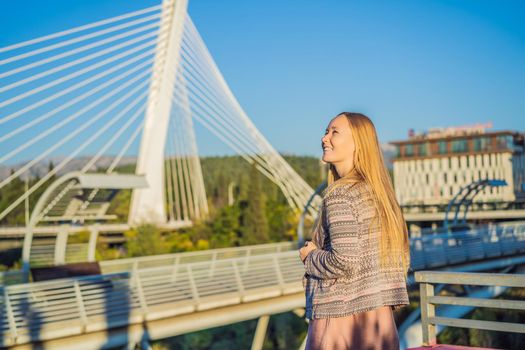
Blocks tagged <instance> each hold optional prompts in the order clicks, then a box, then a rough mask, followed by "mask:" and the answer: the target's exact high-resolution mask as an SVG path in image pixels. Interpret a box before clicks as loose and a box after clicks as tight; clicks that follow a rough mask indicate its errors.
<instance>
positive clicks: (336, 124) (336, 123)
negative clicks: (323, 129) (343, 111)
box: [328, 115, 350, 129]
mask: <svg viewBox="0 0 525 350" xmlns="http://www.w3.org/2000/svg"><path fill="white" fill-rule="evenodd" d="M334 128H335V129H342V128H350V125H348V121H347V120H346V117H345V116H344V115H338V116H337V117H335V118H334V119H332V120H331V121H330V124H328V129H334Z"/></svg>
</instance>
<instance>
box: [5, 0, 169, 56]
mask: <svg viewBox="0 0 525 350" xmlns="http://www.w3.org/2000/svg"><path fill="white" fill-rule="evenodd" d="M161 7H162V6H161V5H156V6H152V7H148V8H145V9H142V10H139V11H134V12H130V13H126V14H124V15H120V16H116V17H112V18H108V19H105V20H102V21H97V22H93V23H90V24H86V25H83V26H79V27H75V28H71V29H68V30H64V31H60V32H57V33H54V34H49V35H46V36H42V37H40V38H36V39H31V40H27V41H23V42H21V43H17V44H13V45H9V46H6V47H2V48H0V52H7V51H11V50H14V49H18V48H20V47H24V46H28V45H32V44H37V43H40V42H42V41H47V40H51V39H55V38H59V37H61V36H65V35H69V34H73V33H77V32H80V31H83V30H87V29H91V28H95V27H99V26H102V25H106V24H109V23H113V22H117V21H121V20H123V19H127V18H131V17H136V16H139V15H142V14H145V13H148V12H153V11H156V10H159V9H160V8H161Z"/></svg>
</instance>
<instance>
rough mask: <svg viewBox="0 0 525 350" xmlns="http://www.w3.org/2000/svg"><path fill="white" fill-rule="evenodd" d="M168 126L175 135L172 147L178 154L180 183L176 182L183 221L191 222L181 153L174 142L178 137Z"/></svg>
mask: <svg viewBox="0 0 525 350" xmlns="http://www.w3.org/2000/svg"><path fill="white" fill-rule="evenodd" d="M171 124H173V123H171ZM168 125H169V127H170V128H171V131H172V132H171V134H172V135H173V137H172V138H171V141H172V147H173V149H175V152H176V156H175V164H176V169H177V180H178V181H176V182H175V186H176V188H177V189H178V193H179V199H180V203H181V207H182V219H183V220H189V219H190V218H189V215H188V206H187V198H186V192H185V188H184V186H183V184H182V182H183V181H184V177H183V174H182V166H181V161H180V153H179V152H178V150H177V144H176V143H175V141H174V139H175V137H176V135H175V134H174V133H173V127H172V126H171V125H170V123H168Z"/></svg>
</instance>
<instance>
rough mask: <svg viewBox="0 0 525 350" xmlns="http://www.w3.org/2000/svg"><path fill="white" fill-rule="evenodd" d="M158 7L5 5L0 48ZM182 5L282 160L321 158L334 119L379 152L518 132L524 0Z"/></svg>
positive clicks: (522, 115) (80, 2) (95, 2)
mask: <svg viewBox="0 0 525 350" xmlns="http://www.w3.org/2000/svg"><path fill="white" fill-rule="evenodd" d="M157 3H158V2H157V1H149V0H134V1H129V0H127V1H126V0H74V1H72V0H46V1H35V0H27V1H23V2H20V1H14V0H4V1H2V2H1V3H0V33H1V35H0V47H2V46H5V45H8V44H12V43H16V42H19V41H22V40H27V39H30V38H34V37H37V36H42V35H45V34H48V33H53V32H56V31H59V30H64V29H67V28H70V27H73V26H78V25H81V24H85V23H90V22H93V21H96V20H99V19H103V18H107V17H111V16H115V15H118V14H122V13H126V12H129V11H132V10H136V9H140V8H144V7H147V6H151V5H154V4H157ZM189 3H190V5H189V13H190V15H191V17H192V19H193V21H194V22H195V24H196V26H197V28H198V30H199V31H200V32H201V35H202V37H203V38H204V40H205V42H206V44H207V45H208V47H209V49H210V51H211V53H212V55H213V56H214V58H215V60H216V62H217V64H218V66H219V68H220V69H221V71H222V73H223V75H224V76H225V78H226V81H227V82H228V83H229V85H230V87H231V88H232V90H233V92H234V94H235V95H236V96H237V98H238V100H239V102H240V103H241V105H242V106H243V107H244V109H245V110H246V112H247V113H248V115H249V116H250V117H251V119H252V120H253V122H254V123H255V124H256V126H257V127H258V128H259V129H260V130H261V131H262V133H263V134H264V135H265V136H266V137H267V138H268V139H269V141H270V143H271V144H272V145H274V147H275V148H276V149H277V150H279V151H281V152H286V153H294V154H309V155H319V154H320V150H319V138H320V136H321V134H322V133H323V130H324V128H325V126H326V124H327V123H328V121H329V119H330V118H331V117H332V116H334V115H335V114H337V113H338V112H340V111H343V110H348V111H360V112H364V113H366V114H368V115H369V116H370V117H371V118H372V119H373V120H374V121H375V123H376V126H377V129H378V131H379V136H380V139H381V142H383V143H386V142H388V141H392V140H397V139H403V138H405V137H406V134H407V130H408V129H409V128H414V129H416V130H424V129H427V128H429V127H436V126H453V125H463V124H471V123H476V122H488V121H492V122H493V123H494V129H497V130H501V129H511V130H521V131H523V130H525V2H523V1H483V0H476V1H472V0H465V1H430V0H427V1H370V0H368V1H364V0H361V1H347V0H339V1H335V0H325V1H310V0H302V1H299V0H296V1H291V0H265V1H246V0H220V1H218V0H193V1H192V0H190V1H189ZM199 146H200V148H201V149H202V150H203V151H204V153H213V151H212V148H211V146H210V145H206V144H204V145H202V144H200V145H199ZM215 151H216V150H215Z"/></svg>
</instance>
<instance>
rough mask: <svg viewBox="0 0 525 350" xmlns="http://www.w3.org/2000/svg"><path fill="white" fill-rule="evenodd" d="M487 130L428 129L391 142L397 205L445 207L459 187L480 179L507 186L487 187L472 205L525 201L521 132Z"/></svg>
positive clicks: (465, 128) (524, 160) (524, 162)
mask: <svg viewBox="0 0 525 350" xmlns="http://www.w3.org/2000/svg"><path fill="white" fill-rule="evenodd" d="M485 127H486V126H479V125H478V126H474V127H468V128H467V127H461V128H448V129H445V130H436V129H434V130H431V131H430V132H428V133H426V134H424V135H412V136H411V137H409V139H408V140H405V141H395V142H391V144H393V145H395V146H396V148H397V155H396V157H395V158H394V159H393V167H394V186H395V190H396V196H397V199H398V201H399V203H400V204H401V205H402V206H403V205H404V206H406V205H419V204H427V205H439V204H446V203H448V202H449V201H450V200H451V199H452V198H453V197H454V196H455V195H456V194H457V193H458V192H459V191H460V189H461V188H462V187H464V186H467V185H469V184H471V183H472V182H475V181H478V180H482V179H489V180H492V179H501V180H505V181H506V182H507V186H502V187H485V189H484V190H483V191H481V192H480V193H479V194H478V195H477V196H476V197H475V202H514V201H516V200H523V199H525V189H524V183H525V153H524V148H525V144H524V134H523V133H519V132H512V131H500V132H485V130H484V129H485Z"/></svg>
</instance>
